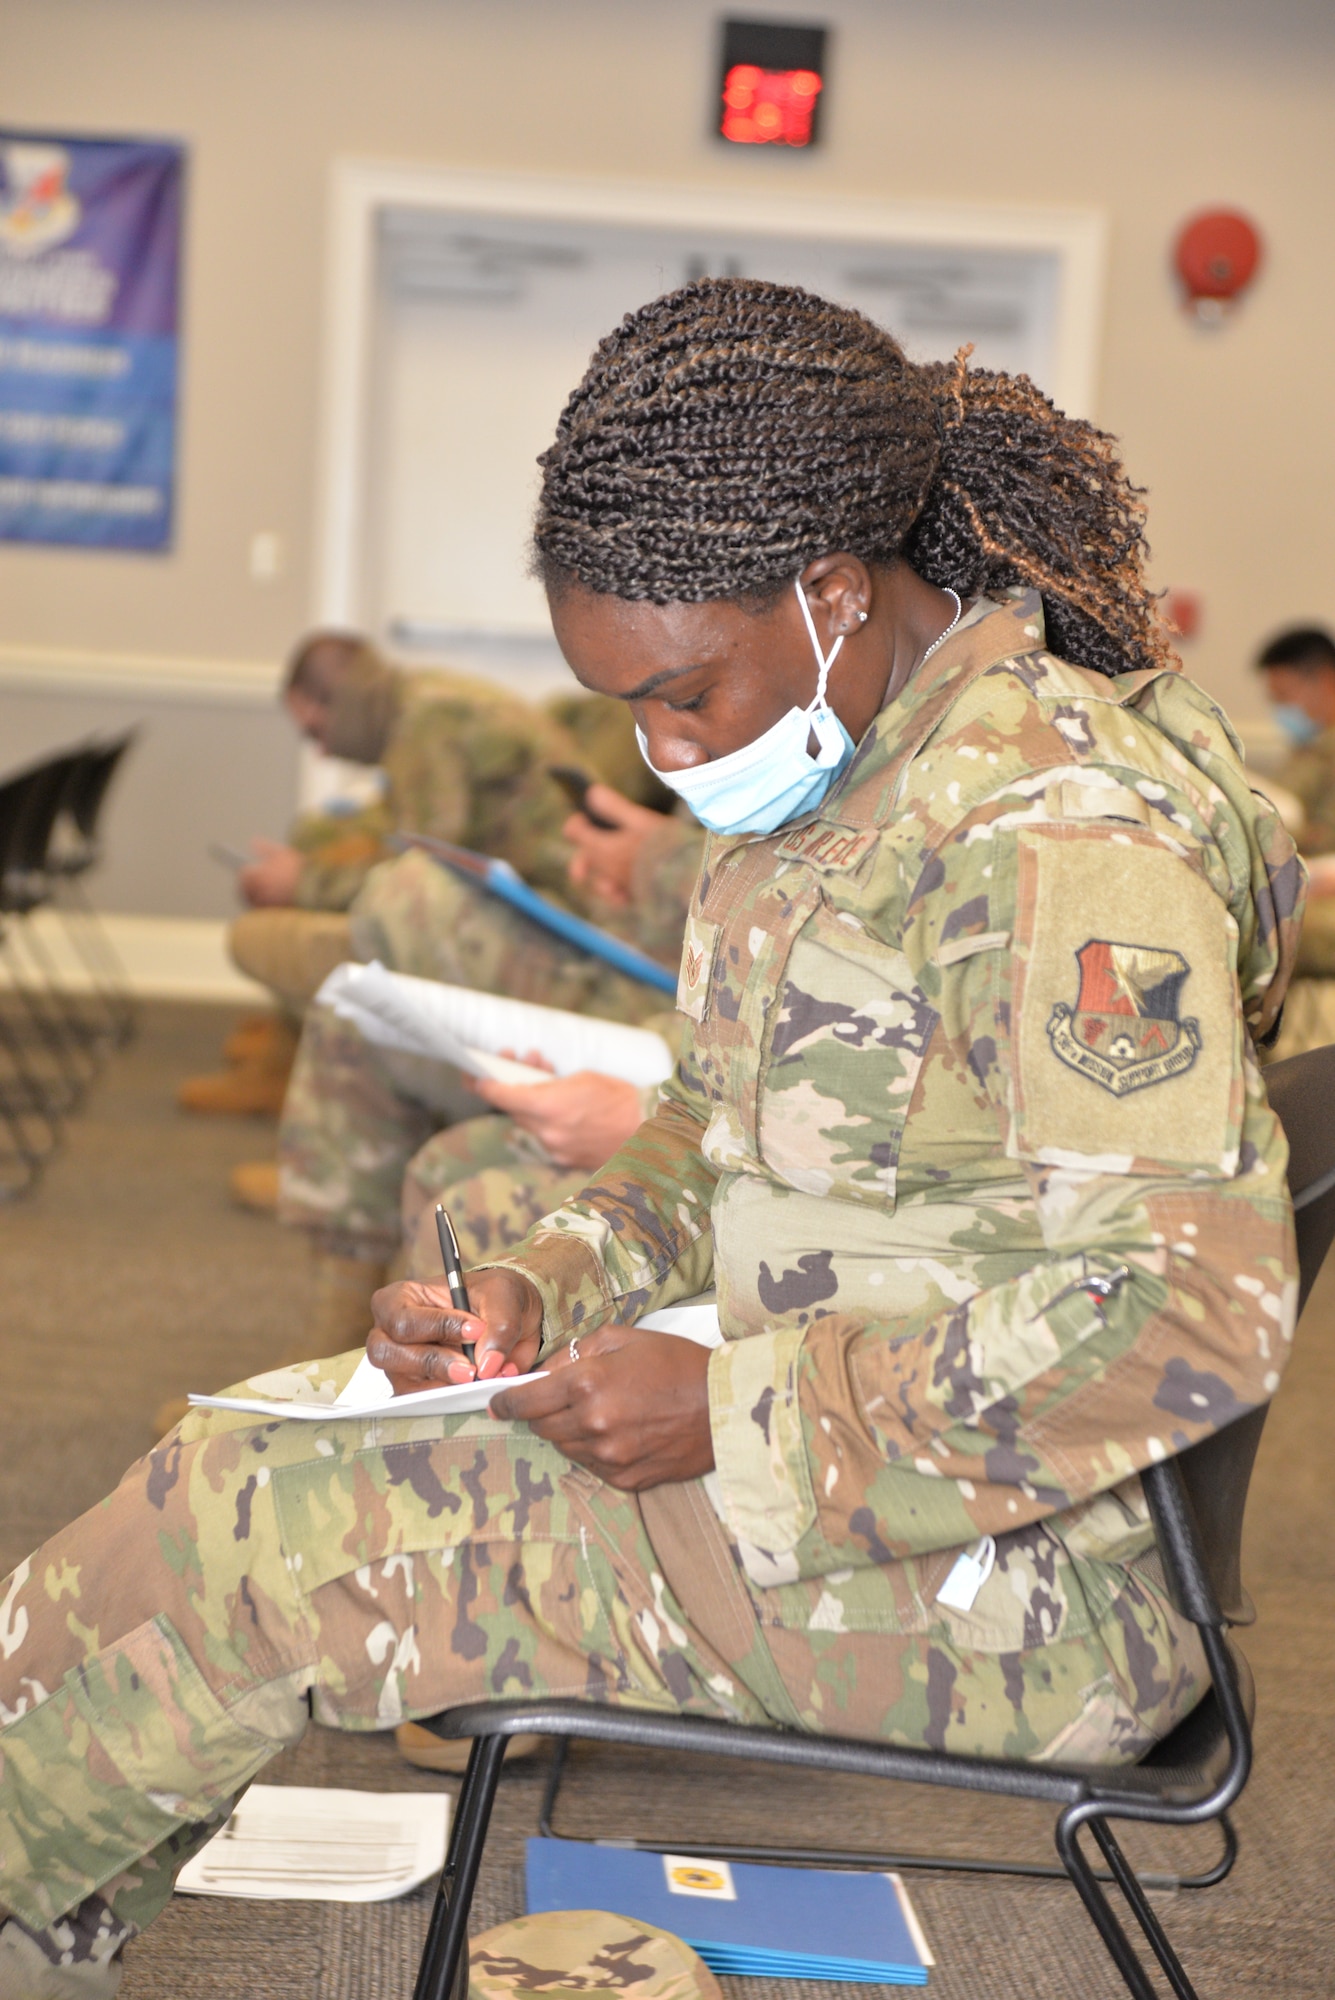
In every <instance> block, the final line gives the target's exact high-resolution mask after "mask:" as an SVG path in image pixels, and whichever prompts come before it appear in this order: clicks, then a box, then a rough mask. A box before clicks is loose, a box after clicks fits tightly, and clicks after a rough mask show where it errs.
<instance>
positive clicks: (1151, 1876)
mask: <svg viewBox="0 0 1335 2000" xmlns="http://www.w3.org/2000/svg"><path fill="white" fill-rule="evenodd" d="M570 1743H571V1739H570V1738H569V1737H568V1736H556V1737H553V1738H552V1761H551V1766H550V1768H549V1770H548V1772H547V1783H546V1787H545V1789H544V1791H543V1795H542V1804H541V1806H540V1807H539V1808H538V1832H539V1833H540V1834H541V1835H542V1837H543V1839H544V1840H579V1841H583V1842H585V1843H586V1844H587V1845H590V1846H593V1845H596V1841H595V1840H594V1839H593V1837H592V1836H590V1835H588V1834H581V1833H566V1832H564V1831H562V1830H561V1829H560V1828H558V1827H557V1826H556V1825H555V1816H556V1801H557V1799H558V1797H559V1796H560V1792H561V1786H562V1783H563V1781H564V1778H565V1774H566V1764H567V1760H568V1758H569V1756H570ZM1222 1832H1223V1852H1222V1853H1221V1855H1220V1857H1219V1859H1218V1860H1217V1861H1215V1862H1213V1863H1212V1864H1211V1866H1210V1867H1209V1868H1206V1869H1202V1870H1201V1872H1200V1873H1199V1874H1196V1875H1176V1874H1163V1873H1160V1872H1159V1871H1157V1870H1154V1869H1146V1870H1145V1871H1144V1872H1143V1873H1142V1874H1141V1875H1140V1876H1139V1878H1138V1879H1139V1881H1140V1884H1141V1886H1142V1888H1146V1889H1209V1888H1212V1887H1213V1886H1214V1884H1215V1883H1216V1882H1222V1881H1223V1879H1224V1877H1225V1876H1226V1875H1227V1874H1228V1872H1229V1870H1230V1868H1232V1866H1233V1863H1234V1862H1235V1861H1236V1860H1237V1858H1238V1843H1237V1836H1236V1835H1235V1834H1234V1832H1233V1828H1232V1826H1231V1825H1230V1824H1229V1822H1228V1820H1227V1819H1226V1818H1225V1819H1224V1820H1223V1825H1222ZM602 1837H605V1835H604V1836H599V1838H602ZM690 1844H691V1843H690V1842H689V1841H688V1843H687V1845H688V1847H689V1846H690ZM617 1845H618V1846H619V1847H629V1848H632V1849H634V1850H635V1851H636V1852H639V1853H646V1854H661V1853H662V1852H663V1843H662V1841H661V1840H652V1839H651V1840H638V1839H636V1838H635V1837H634V1836H633V1835H631V1836H627V1837H622V1836H620V1835H618V1837H617ZM679 1845H680V1843H679ZM696 1846H697V1847H698V1851H699V1852H700V1853H704V1852H705V1851H706V1850H707V1851H708V1852H709V1854H710V1855H712V1856H713V1858H714V1859H715V1860H717V1861H755V1862H759V1863H761V1864H762V1865H764V1864H767V1863H772V1864H774V1865H776V1866H778V1867H800V1868H867V1869H870V1870H872V1871H873V1872H875V1873H876V1874H882V1873H883V1872H884V1871H885V1870H887V1869H903V1868H921V1869H924V1870H927V1871H929V1872H930V1873H932V1874H933V1875H1012V1876H1020V1877H1022V1878H1024V1879H1027V1880H1030V1881H1040V1882H1064V1881H1065V1880H1066V1879H1067V1875H1068V1872H1069V1871H1068V1870H1067V1869H1066V1868H1065V1866H1064V1865H1063V1864H1062V1863H1060V1862H1054V1861H1009V1860H1005V1859H997V1860H991V1859H988V1858H987V1857H985V1856H982V1855H973V1854H900V1853H887V1854H872V1853H870V1852H868V1850H866V1849H865V1848H856V1847H855V1848H838V1847H773V1846H753V1845H747V1844H744V1843H742V1842H735V1841H726V1840H725V1841H719V1840H715V1839H709V1840H706V1841H704V1842H703V1843H696ZM1095 1879H1096V1880H1099V1881H1103V1882H1112V1881H1115V1880H1116V1879H1117V1878H1116V1876H1115V1875H1113V1874H1111V1873H1105V1872H1104V1871H1102V1870H1097V1871H1095Z"/></svg>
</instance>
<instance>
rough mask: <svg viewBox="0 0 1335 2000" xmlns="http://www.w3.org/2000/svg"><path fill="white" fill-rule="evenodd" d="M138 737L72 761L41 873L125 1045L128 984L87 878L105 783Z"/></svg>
mask: <svg viewBox="0 0 1335 2000" xmlns="http://www.w3.org/2000/svg"><path fill="white" fill-rule="evenodd" d="M138 734H139V732H138V730H137V729H129V730H127V731H126V732H125V734H124V735H123V736H118V737H116V738H115V739H114V740H113V741H111V742H110V743H95V744H90V745H89V746H88V747H87V748H86V749H84V750H82V751H81V752H80V753H79V754H78V756H77V757H76V758H75V759H74V760H73V762H72V765H71V768H70V770H69V773H68V776H67V778H66V783H65V787H64V790H63V793H62V795H61V799H60V812H59V816H58V820H57V824H56V827H55V828H54V829H53V831H54V832H55V834H56V838H55V839H54V840H52V841H50V842H49V843H48V847H47V853H46V860H45V869H46V874H47V878H48V880H49V882H50V883H51V885H52V888H53V891H54V894H53V907H54V908H55V909H56V910H57V911H58V912H59V913H60V915H61V917H62V918H63V920H64V923H65V929H66V934H67V936H68V937H69V940H70V943H71V945H72V946H73V948H74V950H75V952H76V954H77V955H78V957H79V958H80V959H81V961H82V963H83V966H84V969H85V971H86V972H87V974H88V979H89V986H90V990H91V992H92V993H93V994H94V995H95V996H96V999H97V1001H98V1002H99V1003H100V1005H101V1007H102V1008H103V1010H104V1013H105V1017H106V1022H107V1027H108V1030H109V1032H110V1035H111V1038H112V1040H113V1041H115V1042H116V1043H117V1044H118V1045H119V1044H124V1043H125V1042H128V1041H129V1040H130V1039H131V1038H132V1036H133V1035H134V1033H135V1030H136V1027H137V1025H138V1013H137V1010H136V1008H135V1005H134V1001H133V998H132V996H131V993H130V982H129V980H128V978H127V977H126V972H125V967H124V966H123V965H122V964H121V961H120V958H119V957H118V955H117V952H116V948H115V946H114V945H113V944H112V942H111V939H110V938H109V937H108V935H107V932H106V928H105V926H104V925H103V924H102V922H101V920H100V919H99V917H98V915H97V912H96V910H95V909H94V908H93V905H92V903H91V902H90V901H89V897H88V890H87V877H88V875H89V873H90V872H91V871H92V870H93V869H94V868H96V867H97V865H98V863H99V862H100V861H101V859H102V831H101V829H102V813H103V808H104V807H105V805H106V801H107V794H108V792H109V791H110V789H111V783H112V780H113V778H114V777H115V776H116V773H117V771H118V770H119V768H120V765H121V761H122V759H123V758H124V756H125V753H126V752H127V750H129V749H130V747H131V745H132V744H133V743H134V741H135V739H136V737H137V736H138Z"/></svg>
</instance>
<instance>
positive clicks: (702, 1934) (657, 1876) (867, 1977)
mask: <svg viewBox="0 0 1335 2000" xmlns="http://www.w3.org/2000/svg"><path fill="white" fill-rule="evenodd" d="M527 1885H528V1908H529V1911H530V1913H533V1912H535V1911H539V1910H610V1911H612V1912H614V1913H615V1914H616V1915H618V1916H623V1917H631V1918H633V1919H636V1920H638V1921H639V1922H640V1923H645V1924H657V1925H658V1926H659V1928H660V1929H662V1930H665V1931H671V1932H673V1933H674V1935H675V1936H677V1937H679V1938H684V1939H685V1941H686V1943H687V1944H689V1945H690V1946H691V1947H692V1948H693V1949H694V1950H695V1951H698V1952H699V1954H700V1956H701V1958H702V1959H703V1960H704V1961H705V1964H706V1965H707V1966H709V1968H710V1969H711V1971H713V1972H723V1973H733V1974H740V1975H748V1974H749V1975H751V1976H753V1977H759V1978H765V1977H769V1978H788V1979H841V1980H850V1981H852V1982H854V1983H856V1984H859V1985H885V1986H925V1985H926V1984H927V1968H928V1966H929V1965H930V1964H931V1963H932V1955H931V1953H930V1952H929V1951H928V1949H927V1943H926V1939H925V1938H924V1937H923V1934H922V1930H921V1927H920V1925H919V1923H918V1920H917V1917H916V1915H915V1914H914V1911H913V1907H912V1905H911V1904H910V1902H909V1900H908V1896H907V1895H906V1893H905V1891H904V1888H903V1885H902V1884H901V1883H900V1881H899V1878H898V1876H896V1875H877V1874H870V1873H867V1874H864V1873H860V1872H859V1873H853V1872H851V1871H846V1870H844V1869H834V1868H760V1867H755V1866H753V1865H752V1864H750V1863H742V1862H727V1861H712V1860H710V1859H709V1858H708V1857H707V1856H697V1855H688V1854H649V1853H641V1852H639V1851H637V1850H635V1849H633V1848H625V1847H597V1846H591V1845H589V1844H587V1843H586V1842H584V1841H580V1840H530V1841H529V1843H528V1856H527Z"/></svg>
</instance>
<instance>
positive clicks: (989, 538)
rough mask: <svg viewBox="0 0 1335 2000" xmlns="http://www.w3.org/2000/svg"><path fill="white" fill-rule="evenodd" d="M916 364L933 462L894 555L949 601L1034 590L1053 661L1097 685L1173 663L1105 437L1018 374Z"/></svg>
mask: <svg viewBox="0 0 1335 2000" xmlns="http://www.w3.org/2000/svg"><path fill="white" fill-rule="evenodd" d="M969 352H970V350H969V349H968V348H962V349H961V350H960V352H959V353H958V354H957V355H956V356H955V359H954V361H953V362H951V363H936V364H932V365H929V366H927V367H925V368H924V369H923V370H922V371H921V373H922V375H923V377H924V378H925V382H926V385H927V388H928V392H929V394H930V395H931V396H932V399H933V402H934V403H935V406H936V409H937V413H938V422H939V425H940V435H941V455H940V458H939V459H938V461H937V465H936V470H935V473H934V475H933V477H932V480H931V483H930V484H929V486H928V489H927V493H926V496H925V498H924V501H923V505H922V509H921V511H920V513H919V514H918V517H917V520H916V521H915V522H914V523H913V526H912V527H911V529H910V530H909V532H908V534H907V536H906V537H905V541H904V554H905V556H906V558H907V559H908V561H909V562H911V563H912V564H913V567H914V568H915V569H916V570H917V571H918V572H919V574H920V575H922V576H924V577H926V579H927V580H928V582H929V583H936V584H940V585H943V586H944V585H946V584H949V585H950V586H951V588H952V589H954V590H957V591H959V593H960V595H961V596H962V597H973V596H976V595H978V594H979V593H980V592H983V591H986V592H989V593H992V594H995V593H996V592H998V591H1000V590H1004V589H1006V588H1008V587H1012V586H1016V585H1020V586H1025V587H1028V588H1030V589H1033V590H1037V591H1038V592H1039V593H1040V595H1041V596H1042V599H1043V608H1044V612H1045V614H1046V624H1047V642H1048V645H1049V646H1050V647H1051V649H1052V651H1053V652H1054V653H1058V654H1060V655H1061V656H1062V657H1063V658H1064V659H1068V660H1071V661H1072V662H1074V663H1075V664H1076V665H1078V666H1082V667H1086V668H1088V669H1090V670H1091V671H1093V672H1096V673H1103V674H1120V673H1125V672H1127V671H1128V670H1129V669H1131V668H1138V667H1164V666H1172V665H1175V664H1176V661H1175V658H1174V655H1173V653H1172V650H1171V648H1170V645H1169V641H1168V633H1167V630H1166V628H1165V626H1164V624H1163V622H1162V620H1161V619H1160V618H1159V616H1158V614H1157V609H1156V602H1155V599H1154V596H1153V595H1152V593H1151V592H1150V590H1149V589H1148V587H1147V584H1146V581H1145V558H1146V555H1147V553H1148V551H1147V547H1146V542H1145V508H1144V495H1143V492H1142V490H1141V489H1140V488H1139V487H1137V486H1133V485H1132V484H1131V481H1130V480H1129V479H1128V478H1127V476H1126V473H1125V471H1124V470H1123V467H1122V464H1121V461H1120V459H1119V458H1118V455H1117V447H1116V444H1115V442H1114V440H1113V439H1112V438H1110V437H1109V436H1108V435H1107V433H1106V432H1104V431H1100V430H1096V429H1095V427H1094V426H1093V424H1089V423H1085V422H1084V421H1083V420H1082V419H1080V418H1078V417H1067V416H1064V415H1063V414H1062V412H1061V411H1060V410H1058V409H1057V408H1056V407H1055V405H1054V404H1053V403H1051V402H1050V401H1049V399H1048V398H1047V397H1046V396H1044V395H1043V394H1042V393H1041V392H1040V391H1039V390H1038V389H1036V388H1035V387H1034V385H1033V383H1032V382H1031V381H1030V380H1029V377H1028V376H1027V375H998V374H994V373H992V372H991V370H989V369H984V368H970V367H969V366H968V356H969Z"/></svg>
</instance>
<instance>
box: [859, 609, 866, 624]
mask: <svg viewBox="0 0 1335 2000" xmlns="http://www.w3.org/2000/svg"><path fill="white" fill-rule="evenodd" d="M866 622H867V614H866V612H865V611H859V613H858V623H859V624H860V625H865V624H866Z"/></svg>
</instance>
